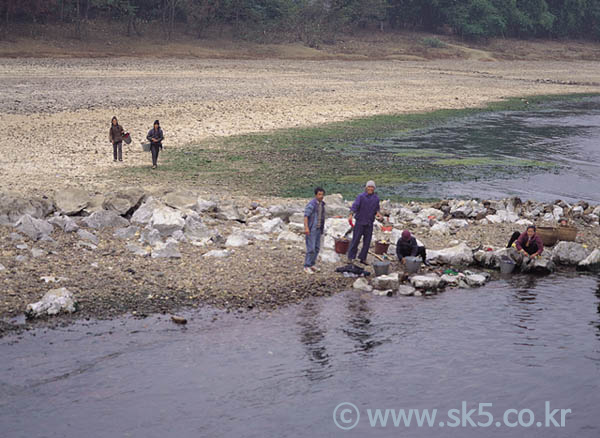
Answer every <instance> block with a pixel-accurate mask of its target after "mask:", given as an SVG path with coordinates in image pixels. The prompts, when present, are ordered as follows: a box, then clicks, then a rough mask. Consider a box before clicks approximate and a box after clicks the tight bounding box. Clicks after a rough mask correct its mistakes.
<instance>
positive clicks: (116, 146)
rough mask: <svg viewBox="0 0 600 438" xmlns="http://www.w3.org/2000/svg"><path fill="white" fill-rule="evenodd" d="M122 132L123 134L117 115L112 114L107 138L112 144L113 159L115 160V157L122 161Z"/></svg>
mask: <svg viewBox="0 0 600 438" xmlns="http://www.w3.org/2000/svg"><path fill="white" fill-rule="evenodd" d="M123 134H125V131H124V130H123V127H122V126H121V125H119V121H118V120H117V117H116V116H113V118H112V120H111V121H110V131H109V132H108V139H109V140H110V142H111V143H112V145H113V161H117V159H118V160H119V161H123Z"/></svg>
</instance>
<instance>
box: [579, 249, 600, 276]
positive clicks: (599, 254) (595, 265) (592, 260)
mask: <svg viewBox="0 0 600 438" xmlns="http://www.w3.org/2000/svg"><path fill="white" fill-rule="evenodd" d="M577 268H578V269H582V270H587V271H594V272H598V271H600V249H595V250H594V251H592V253H591V254H590V255H589V256H587V257H586V258H585V259H583V260H582V261H580V262H579V264H578V265H577Z"/></svg>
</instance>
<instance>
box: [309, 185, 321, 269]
mask: <svg viewBox="0 0 600 438" xmlns="http://www.w3.org/2000/svg"><path fill="white" fill-rule="evenodd" d="M324 196H325V190H323V189H322V188H321V187H317V188H316V189H315V197H314V198H312V199H311V200H310V202H309V203H308V204H306V208H305V209H304V234H305V235H306V237H305V240H306V257H305V259H304V272H306V273H307V274H314V273H315V272H318V271H320V269H319V268H317V267H316V266H315V263H316V262H317V257H318V256H319V251H320V250H321V236H322V235H323V230H324V229H325V201H323V197H324Z"/></svg>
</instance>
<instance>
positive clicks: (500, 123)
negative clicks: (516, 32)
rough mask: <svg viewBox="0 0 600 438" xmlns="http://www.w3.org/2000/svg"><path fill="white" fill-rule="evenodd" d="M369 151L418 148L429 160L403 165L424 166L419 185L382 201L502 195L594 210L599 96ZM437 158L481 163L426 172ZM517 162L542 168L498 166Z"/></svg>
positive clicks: (468, 120) (388, 142) (459, 122)
mask: <svg viewBox="0 0 600 438" xmlns="http://www.w3.org/2000/svg"><path fill="white" fill-rule="evenodd" d="M371 148H372V150H371V151H372V152H377V151H379V152H386V153H390V152H391V153H393V152H394V151H398V152H401V153H406V152H407V151H411V150H414V151H417V152H418V151H419V150H421V151H422V150H423V149H424V150H431V151H433V152H434V153H436V154H437V155H433V156H432V157H430V158H427V157H425V158H424V159H423V160H417V161H416V163H413V162H411V161H408V163H407V165H409V166H413V165H419V163H421V164H425V168H424V171H423V174H422V178H421V179H422V181H420V182H413V183H405V184H400V185H398V186H397V187H396V188H395V189H392V192H390V193H388V194H392V193H396V194H399V195H402V196H404V197H416V198H428V197H430V198H454V197H462V198H465V197H478V198H482V199H490V198H503V197H506V196H507V195H510V196H520V197H522V198H523V199H535V200H539V201H554V200H556V199H563V200H565V201H568V202H573V201H578V200H581V199H583V200H586V201H588V202H595V203H600V190H598V187H600V98H599V97H595V98H587V99H584V100H580V101H564V102H552V103H548V104H544V105H541V106H539V107H536V108H535V109H532V110H531V111H509V112H497V113H483V114H479V115H477V116H473V117H463V118H457V119H452V120H451V121H449V122H448V123H445V124H443V125H441V126H437V127H434V128H431V129H426V130H419V131H410V132H407V133H402V134H397V135H393V136H391V137H390V138H385V139H381V140H379V141H377V142H375V143H374V144H372V145H371ZM445 158H452V159H483V160H486V161H488V164H483V163H482V164H481V165H468V163H467V165H465V166H456V165H451V166H444V165H439V166H433V167H427V166H430V165H431V163H432V162H435V161H436V160H439V159H441V160H443V159H445ZM525 161H529V162H533V163H536V162H537V163H540V164H542V163H543V166H542V167H539V166H533V167H527V166H509V165H505V164H502V163H511V162H512V163H513V164H514V163H524V162H525ZM442 162H443V161H442ZM494 163H495V164H494ZM433 174H435V175H433Z"/></svg>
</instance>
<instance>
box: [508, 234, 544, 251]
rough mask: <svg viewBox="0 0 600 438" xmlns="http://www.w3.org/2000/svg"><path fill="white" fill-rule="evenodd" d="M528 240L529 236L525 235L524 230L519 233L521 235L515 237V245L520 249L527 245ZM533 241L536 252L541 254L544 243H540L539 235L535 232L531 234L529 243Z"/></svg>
mask: <svg viewBox="0 0 600 438" xmlns="http://www.w3.org/2000/svg"><path fill="white" fill-rule="evenodd" d="M528 242H529V236H528V235H527V231H525V232H523V233H521V235H520V236H519V238H518V239H517V242H516V245H515V246H516V247H517V249H518V250H519V251H520V250H522V249H523V248H525V247H527V246H528ZM534 242H535V244H536V245H537V247H538V249H537V253H538V254H541V253H542V252H543V251H544V244H543V243H542V239H541V238H540V236H538V234H537V233H535V234H534V235H533V238H532V239H531V243H534Z"/></svg>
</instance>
